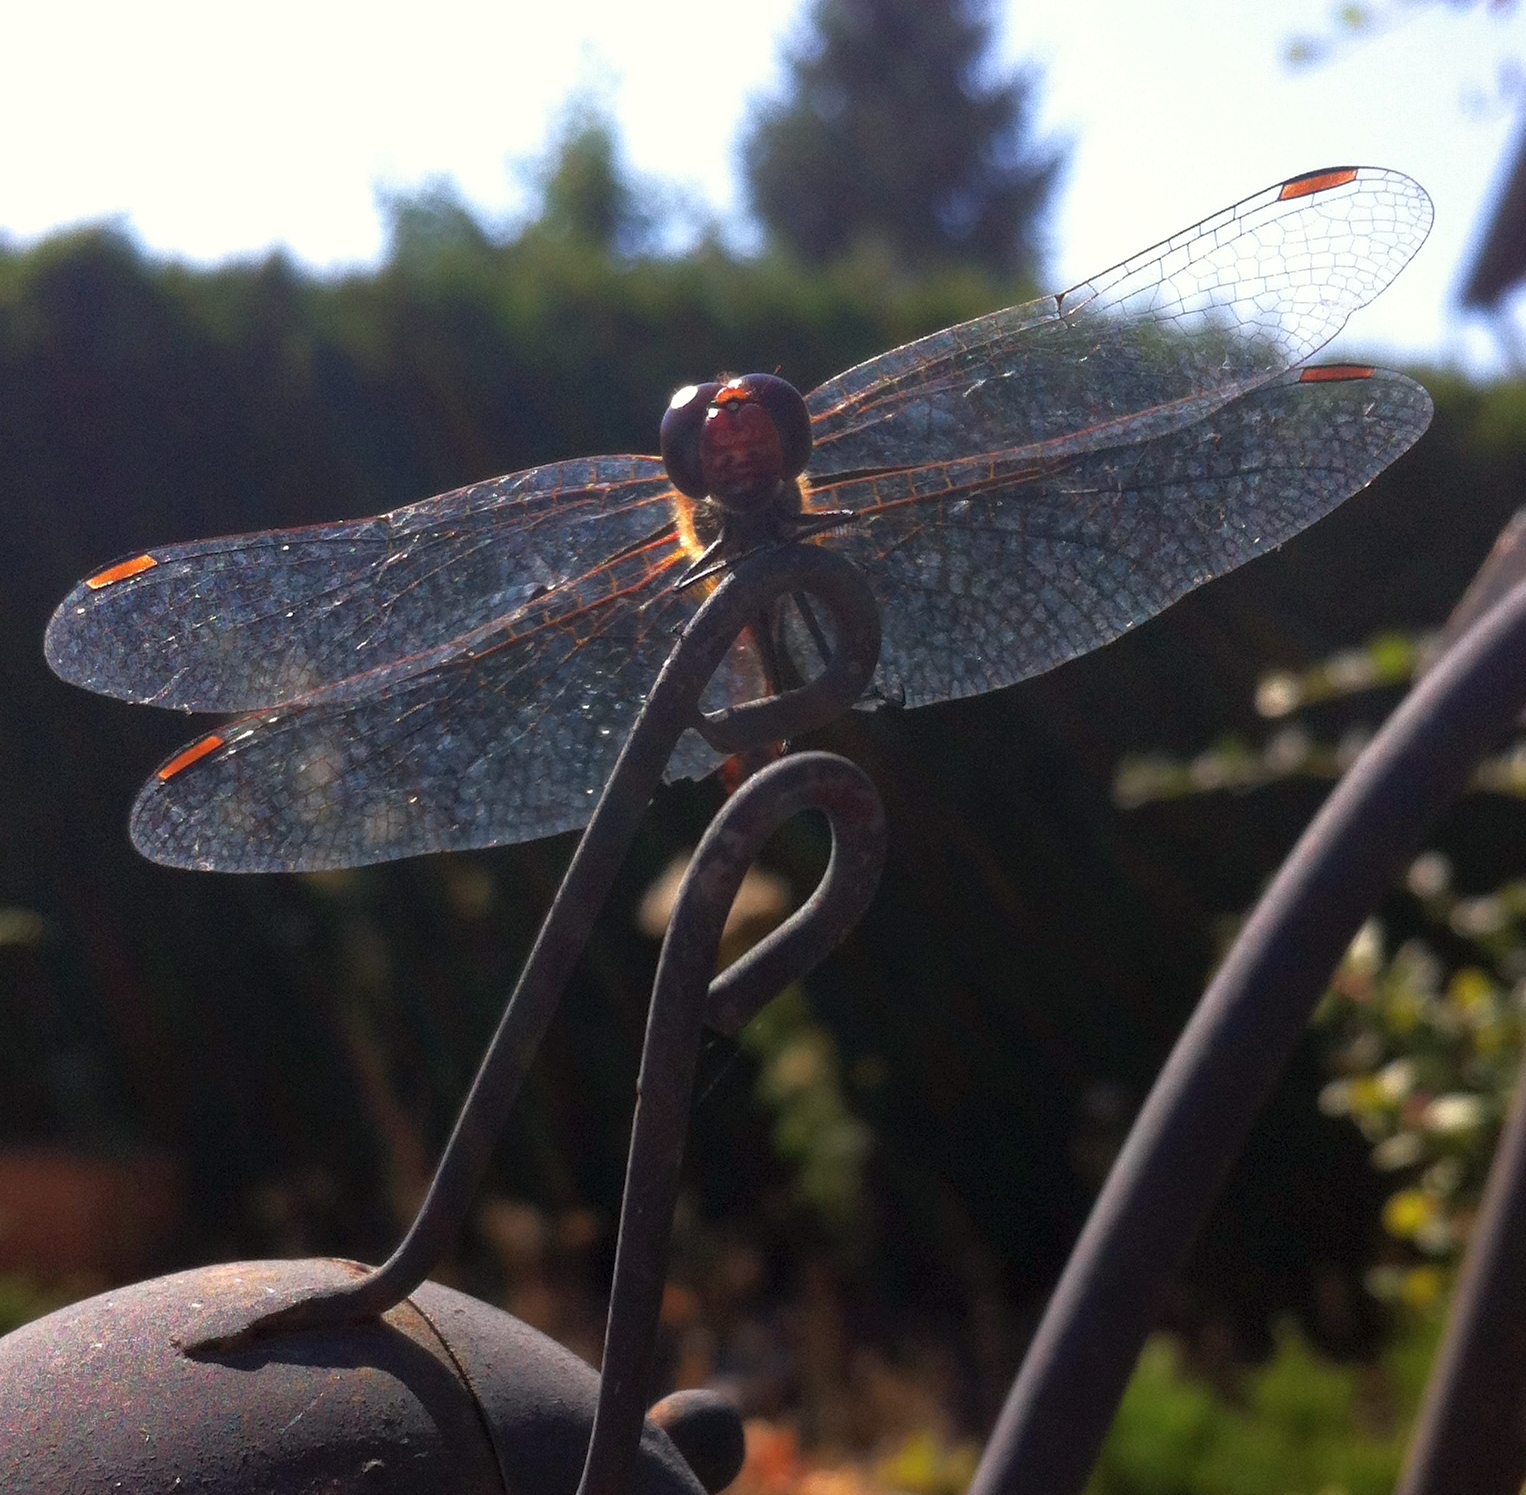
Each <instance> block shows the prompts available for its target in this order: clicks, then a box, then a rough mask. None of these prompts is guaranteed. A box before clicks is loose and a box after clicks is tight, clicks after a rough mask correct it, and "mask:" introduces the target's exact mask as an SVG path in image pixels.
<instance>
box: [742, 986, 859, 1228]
mask: <svg viewBox="0 0 1526 1495" xmlns="http://www.w3.org/2000/svg"><path fill="white" fill-rule="evenodd" d="M741 1042H742V1046H743V1047H744V1048H745V1049H747V1050H748V1051H749V1052H750V1053H752V1054H753V1055H755V1056H756V1058H757V1059H758V1062H759V1065H760V1073H759V1075H758V1098H759V1099H760V1100H761V1101H762V1102H763V1103H764V1104H765V1105H766V1106H767V1107H768V1108H769V1109H770V1110H771V1111H772V1112H773V1113H774V1147H775V1148H776V1149H777V1151H778V1153H779V1156H780V1157H781V1158H783V1159H784V1160H785V1161H786V1162H788V1163H790V1164H791V1165H793V1167H794V1169H795V1193H796V1196H797V1198H798V1199H799V1201H800V1203H801V1204H803V1205H805V1206H806V1207H807V1208H808V1209H810V1210H812V1211H813V1212H814V1213H815V1214H816V1215H817V1216H818V1218H819V1219H820V1220H821V1221H822V1222H823V1223H824V1224H825V1225H826V1226H827V1227H828V1228H829V1229H832V1230H836V1231H844V1230H847V1229H849V1228H850V1227H851V1226H852V1225H853V1224H854V1222H855V1220H856V1219H857V1217H858V1216H859V1213H860V1209H861V1205H862V1199H863V1166H864V1161H865V1159H866V1158H867V1157H868V1155H869V1151H870V1149H871V1147H872V1146H873V1142H874V1138H873V1135H872V1133H871V1132H870V1131H869V1128H868V1127H866V1126H865V1125H864V1123H863V1122H862V1121H860V1120H859V1119H858V1117H856V1116H855V1115H854V1114H853V1113H852V1111H851V1110H850V1109H849V1107H848V1103H847V1099H846V1097H845V1095H844V1092H843V1083H842V1066H841V1064H840V1062H839V1059H838V1054H837V1044H836V1041H835V1040H834V1039H833V1037H832V1033H831V1030H830V1029H828V1028H826V1027H824V1026H823V1025H822V1024H821V1023H819V1022H817V1021H816V1019H815V1018H814V1017H813V1016H812V1014H811V1009H810V1007H809V1005H808V1003H807V1001H806V996H805V992H804V991H803V990H802V988H801V987H800V985H799V984H798V983H797V984H796V985H794V986H791V987H789V988H787V989H786V990H785V991H784V992H782V993H781V994H780V995H779V996H777V997H776V998H775V999H774V1000H773V1001H772V1002H770V1003H769V1004H768V1006H767V1007H765V1008H764V1009H763V1011H762V1012H760V1013H759V1014H758V1015H757V1017H755V1018H754V1019H753V1020H752V1022H750V1023H749V1024H748V1025H747V1027H746V1028H744V1029H743V1030H742V1035H741Z"/></svg>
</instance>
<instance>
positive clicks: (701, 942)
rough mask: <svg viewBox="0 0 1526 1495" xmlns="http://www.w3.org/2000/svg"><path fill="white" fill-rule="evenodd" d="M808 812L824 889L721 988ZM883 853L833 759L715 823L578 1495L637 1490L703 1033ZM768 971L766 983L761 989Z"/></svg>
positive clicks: (691, 909)
mask: <svg viewBox="0 0 1526 1495" xmlns="http://www.w3.org/2000/svg"><path fill="white" fill-rule="evenodd" d="M802 810H819V811H821V812H822V813H823V814H825V816H826V818H827V823H828V825H829V826H830V827H831V831H832V855H831V859H830V861H829V862H828V863H827V869H826V872H825V873H824V875H823V876H822V879H821V882H820V883H819V884H818V885H817V888H816V891H815V893H814V894H813V895H812V896H811V898H810V900H809V901H808V902H807V903H806V904H805V905H804V907H802V908H800V909H799V910H797V911H796V912H795V913H794V914H793V915H792V916H791V917H790V918H789V920H788V921H787V922H786V923H785V924H784V925H782V926H781V927H780V928H779V929H778V930H776V931H775V932H774V935H773V936H771V937H770V941H766V942H764V943H763V944H760V945H758V946H755V947H754V948H753V950H752V951H750V952H749V953H748V954H747V955H744V956H743V957H742V959H741V960H740V961H738V962H737V963H736V964H735V965H733V966H732V967H731V968H730V969H729V970H728V971H727V972H726V973H725V974H724V975H723V976H721V977H717V978H716V980H715V981H713V982H712V981H711V979H710V978H711V973H712V972H713V971H714V970H715V966H716V960H717V955H718V952H719V950H720V942H721V931H722V930H723V928H724V927H725V923H726V915H727V914H728V913H729V912H730V909H731V904H732V900H733V899H734V898H735V897H736V892H737V889H738V888H739V887H740V886H741V883H742V878H743V876H744V875H745V873H746V871H747V869H748V867H750V866H751V865H752V862H753V860H754V858H755V857H756V856H757V854H758V853H759V852H760V851H761V850H762V849H763V845H764V843H765V842H766V841H767V840H768V838H769V837H770V836H771V835H773V833H774V832H775V831H776V830H777V829H778V828H779V827H780V826H781V825H783V824H784V822H785V821H786V820H789V819H791V818H792V817H793V816H795V815H797V814H799V813H800V812H801V811H802ZM885 844H886V834H885V813H884V810H883V808H882V807H881V805H880V801H879V796H878V795H877V794H876V793H875V791H874V786H873V785H872V784H871V783H870V782H869V780H868V778H867V777H866V775H865V774H864V772H863V770H862V769H860V768H858V767H857V766H856V765H854V764H852V763H850V762H848V760H847V759H846V758H839V757H838V756H836V755H835V754H833V753H800V754H798V755H796V756H794V757H790V758H785V759H783V760H781V761H780V762H778V763H773V764H770V765H769V767H767V768H765V769H764V770H762V772H760V773H759V774H757V775H756V776H755V777H754V778H752V779H750V780H749V781H748V782H747V783H746V784H744V785H743V786H742V787H741V789H739V790H738V791H737V793H736V795H735V796H734V797H733V798H732V799H731V800H730V801H728V802H727V804H726V805H725V806H724V808H723V809H722V810H721V812H720V814H719V815H717V816H716V818H715V819H714V820H713V821H712V822H711V823H710V827H709V829H708V830H707V831H706V832H705V835H704V838H703V840H701V842H700V844H699V849H698V850H697V851H696V852H695V854H694V859H693V860H692V861H691V862H690V864H689V869H688V871H687V872H686V873H685V875H684V880H683V884H682V886H681V888H680V889H679V894H678V902H677V904H676V906H675V908H674V910H673V917H672V921H671V923H670V924H669V926H668V933H667V937H666V939H665V940H664V941H663V946H662V956H661V958H660V960H659V962H658V966H657V980H656V983H655V985H654V987H653V990H652V1005H651V1008H650V1010H649V1012H648V1014H647V1027H646V1045H645V1048H644V1050H643V1052H642V1057H641V1076H640V1079H639V1081H638V1083H637V1091H638V1099H637V1104H636V1119H635V1123H634V1126H633V1127H632V1131H631V1146H630V1158H629V1163H628V1165H627V1169H626V1175H625V1197H624V1201H623V1204H622V1207H621V1212H620V1240H619V1245H618V1246H617V1248H616V1252H615V1276H614V1288H613V1291H612V1293H611V1297H610V1306H609V1322H608V1324H607V1326H606V1329H605V1338H604V1376H603V1380H602V1382H601V1384H600V1387H599V1405H598V1410H597V1412H596V1413H595V1415H594V1423H593V1435H592V1437H591V1439H590V1441H589V1446H588V1461H587V1464H586V1465H585V1467H584V1470H583V1478H582V1482H581V1483H580V1484H579V1486H578V1495H624V1492H625V1491H626V1490H628V1488H629V1479H630V1472H631V1467H632V1465H633V1463H634V1460H635V1457H636V1449H637V1445H638V1443H639V1441H640V1437H641V1425H642V1420H643V1418H644V1417H645V1415H646V1397H647V1391H648V1379H649V1376H650V1373H651V1363H652V1347H653V1344H654V1342H655V1339H656V1335H657V1320H658V1315H659V1312H660V1310H661V1307H662V1291H663V1284H664V1282H665V1280H666V1277H667V1258H668V1245H669V1239H670V1236H671V1233H672V1224H673V1208H674V1205H675V1203H676V1201H677V1197H678V1176H679V1168H680V1165H681V1163H682V1161H683V1144H684V1133H685V1131H686V1130H687V1127H688V1120H689V1104H690V1094H691V1091H692V1089H693V1084H694V1066H695V1061H696V1059H697V1057H698V1054H699V1044H700V1030H701V1027H702V1026H710V1027H725V1028H730V1027H732V1026H733V1025H737V1026H739V1025H740V1023H742V1022H745V1021H746V1019H747V1017H748V1016H750V1015H751V1013H750V1012H749V1011H748V1010H747V1004H748V1003H750V1004H751V1006H752V1007H753V1009H754V1010H755V1009H756V1007H757V1006H760V1005H761V1004H762V1002H764V1001H767V1000H768V999H769V998H770V997H771V996H773V995H774V994H775V993H776V992H778V990H779V989H780V984H784V983H787V982H788V981H790V980H794V979H797V978H798V977H800V976H803V975H804V974H805V973H806V972H807V971H808V970H809V969H810V968H811V967H812V966H814V965H815V964H816V963H817V962H818V961H819V960H821V958H822V957H823V956H824V955H826V953H827V952H828V951H829V950H830V949H831V948H832V947H833V946H835V945H836V944H837V943H838V942H839V941H840V940H841V939H842V937H843V936H844V935H845V934H846V933H847V931H848V930H849V929H850V928H852V926H853V925H854V924H855V923H857V921H858V918H859V916H860V915H861V914H862V913H863V911H864V909H865V908H866V907H868V904H869V900H870V898H872V897H873V896H874V890H875V887H876V886H877V885H878V883H879V877H880V870H881V868H882V867H883V866H884V862H885ZM760 971H761V972H764V973H766V979H764V980H763V981H762V983H761V984H760V983H759V980H758V976H757V973H758V972H760ZM734 973H735V974H734ZM775 983H779V984H775ZM744 993H745V994H747V995H746V997H745V999H744V997H743V995H742V994H744ZM717 1019H719V1021H718V1020H717Z"/></svg>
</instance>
